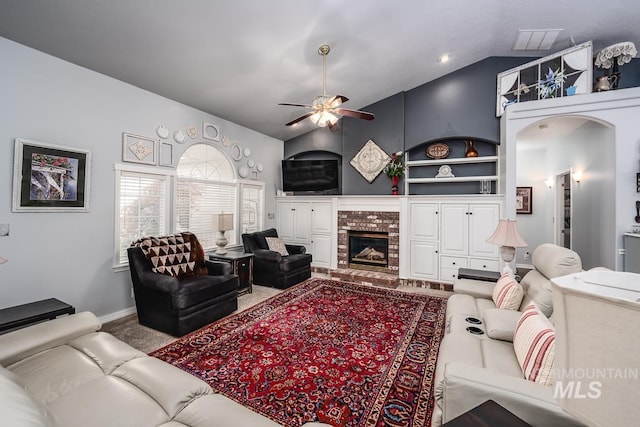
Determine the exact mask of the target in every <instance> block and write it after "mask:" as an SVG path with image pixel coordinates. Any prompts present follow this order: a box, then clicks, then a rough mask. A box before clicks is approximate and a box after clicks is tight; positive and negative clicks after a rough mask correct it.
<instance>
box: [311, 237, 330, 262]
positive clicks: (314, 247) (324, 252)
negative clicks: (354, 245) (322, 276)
mask: <svg viewBox="0 0 640 427" xmlns="http://www.w3.org/2000/svg"><path fill="white" fill-rule="evenodd" d="M309 252H310V253H311V255H312V256H313V260H312V264H313V265H316V266H319V267H327V268H329V267H331V235H330V234H314V235H313V236H311V250H310V251H309Z"/></svg>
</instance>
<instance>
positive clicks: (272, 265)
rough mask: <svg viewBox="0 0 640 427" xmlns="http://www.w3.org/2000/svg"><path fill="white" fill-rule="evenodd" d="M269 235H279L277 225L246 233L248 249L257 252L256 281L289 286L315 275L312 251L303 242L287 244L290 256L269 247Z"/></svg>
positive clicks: (283, 286) (254, 279)
mask: <svg viewBox="0 0 640 427" xmlns="http://www.w3.org/2000/svg"><path fill="white" fill-rule="evenodd" d="M267 237H278V232H277V231H276V229H275V228H270V229H268V230H264V231H257V232H255V233H249V234H243V235H242V243H243V245H244V251H245V252H251V253H253V283H255V284H257V285H265V286H271V287H274V288H278V289H287V288H289V287H291V286H293V285H295V284H297V283H300V282H302V281H303V280H306V279H308V278H309V277H311V254H307V253H306V248H305V247H304V246H301V245H285V246H286V248H287V252H289V255H286V256H283V255H280V253H279V252H276V251H272V250H269V245H268V244H267V240H266V238H267Z"/></svg>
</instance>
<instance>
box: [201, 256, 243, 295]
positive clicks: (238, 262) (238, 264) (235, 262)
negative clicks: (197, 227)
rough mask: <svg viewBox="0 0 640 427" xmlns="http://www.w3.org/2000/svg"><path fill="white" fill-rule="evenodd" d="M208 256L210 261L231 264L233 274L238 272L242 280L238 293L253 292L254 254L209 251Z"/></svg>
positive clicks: (239, 278)
mask: <svg viewBox="0 0 640 427" xmlns="http://www.w3.org/2000/svg"><path fill="white" fill-rule="evenodd" d="M207 256H208V257H209V260H210V261H222V262H228V263H229V264H231V266H232V267H233V274H236V275H237V276H238V280H239V281H240V289H239V290H238V295H244V294H250V293H251V292H253V254H251V253H246V252H241V251H227V253H226V254H224V255H220V254H218V253H215V252H209V253H207Z"/></svg>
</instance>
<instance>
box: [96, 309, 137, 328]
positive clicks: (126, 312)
mask: <svg viewBox="0 0 640 427" xmlns="http://www.w3.org/2000/svg"><path fill="white" fill-rule="evenodd" d="M135 312H136V308H135V307H129V308H125V309H124V310H120V311H116V312H115V313H110V314H105V315H104V316H100V317H98V319H99V320H100V322H101V323H102V324H105V323H107V322H112V321H114V320H118V319H120V318H121V317H125V316H129V315H131V314H134V313H135Z"/></svg>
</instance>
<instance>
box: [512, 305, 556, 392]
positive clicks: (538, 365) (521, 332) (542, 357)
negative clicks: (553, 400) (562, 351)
mask: <svg viewBox="0 0 640 427" xmlns="http://www.w3.org/2000/svg"><path fill="white" fill-rule="evenodd" d="M513 349H514V350H515V352H516V357H517V358H518V363H519V364H520V367H521V368H522V373H523V374H524V377H525V378H526V379H528V380H529V381H533V382H535V383H539V384H544V385H551V383H552V379H553V378H552V371H553V364H554V361H555V353H556V333H555V330H554V329H553V325H552V324H551V322H550V321H549V319H547V317H546V316H545V315H544V314H542V313H541V312H540V310H538V307H537V306H536V305H535V304H533V303H532V304H529V305H528V306H527V307H526V308H525V310H524V311H523V312H522V315H521V316H520V320H519V321H518V324H517V325H516V331H515V333H514V334H513Z"/></svg>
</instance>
